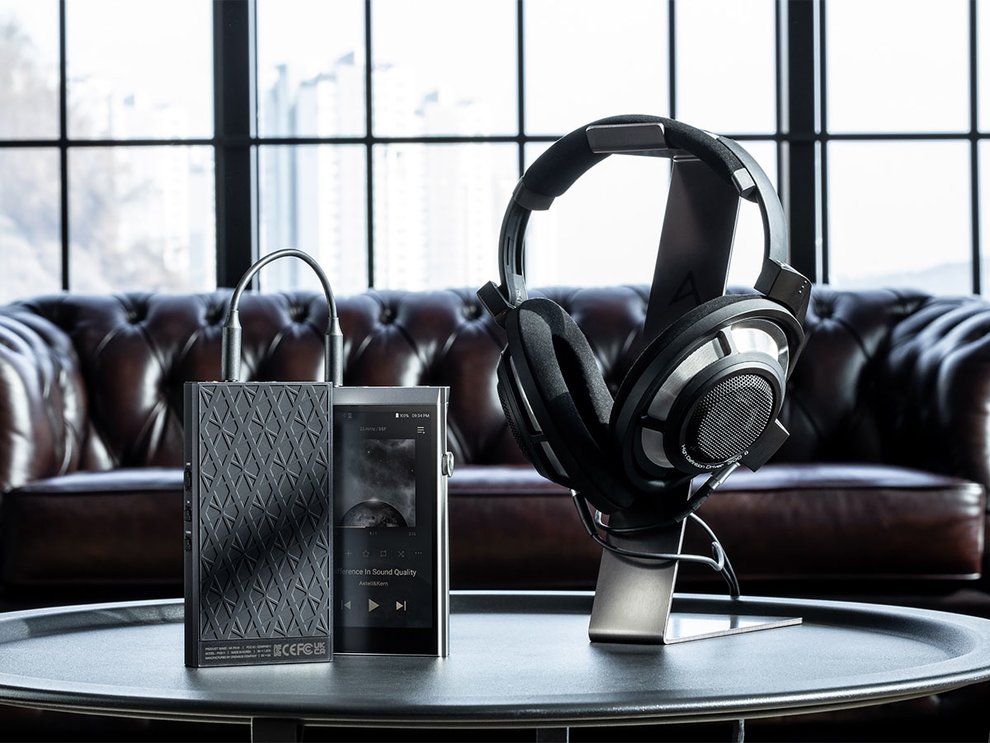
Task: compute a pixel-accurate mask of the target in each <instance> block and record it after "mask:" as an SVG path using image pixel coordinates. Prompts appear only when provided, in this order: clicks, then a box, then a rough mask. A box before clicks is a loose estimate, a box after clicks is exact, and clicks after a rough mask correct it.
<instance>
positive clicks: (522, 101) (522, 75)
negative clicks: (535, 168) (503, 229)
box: [516, 0, 526, 178]
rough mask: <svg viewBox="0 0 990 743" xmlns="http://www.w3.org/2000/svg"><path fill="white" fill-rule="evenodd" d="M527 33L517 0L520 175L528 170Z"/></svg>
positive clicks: (518, 0) (517, 110)
mask: <svg viewBox="0 0 990 743" xmlns="http://www.w3.org/2000/svg"><path fill="white" fill-rule="evenodd" d="M525 43H526V35H525V28H523V0H516V97H517V100H518V103H517V106H518V108H517V109H516V112H517V116H518V129H519V131H518V134H519V148H518V153H517V156H518V158H519V177H520V178H522V175H523V173H525V172H526V66H525V63H526V50H525Z"/></svg>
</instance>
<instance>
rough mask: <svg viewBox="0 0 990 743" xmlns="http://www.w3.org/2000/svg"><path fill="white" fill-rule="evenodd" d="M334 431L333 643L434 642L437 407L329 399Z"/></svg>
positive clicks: (377, 646)
mask: <svg viewBox="0 0 990 743" xmlns="http://www.w3.org/2000/svg"><path fill="white" fill-rule="evenodd" d="M333 437H334V493H333V495H334V524H335V527H336V528H335V530H334V541H335V544H334V573H335V589H336V590H335V592H334V597H335V604H336V606H335V611H334V623H335V638H334V644H335V650H336V651H338V652H345V653H346V652H368V653H375V652H397V653H416V652H423V653H430V652H433V650H432V649H433V648H435V647H436V634H435V630H436V626H437V625H436V614H437V601H436V597H435V595H434V591H435V590H436V581H435V579H434V571H435V569H436V568H435V562H434V557H433V555H434V551H435V550H434V539H435V534H434V531H435V529H434V523H435V521H436V507H437V505H436V500H437V488H438V473H437V469H438V463H437V461H435V460H436V455H435V452H436V451H437V444H436V426H435V424H434V421H433V416H432V414H431V413H429V412H425V411H424V409H423V408H422V407H419V408H416V407H408V408H407V407H388V408H385V407H379V406H370V405H353V406H348V405H335V406H334V434H333Z"/></svg>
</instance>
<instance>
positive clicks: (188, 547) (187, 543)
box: [182, 531, 192, 552]
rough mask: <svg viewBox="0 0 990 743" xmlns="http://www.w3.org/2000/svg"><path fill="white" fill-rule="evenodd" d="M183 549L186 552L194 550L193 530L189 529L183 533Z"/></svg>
mask: <svg viewBox="0 0 990 743" xmlns="http://www.w3.org/2000/svg"><path fill="white" fill-rule="evenodd" d="M182 549H184V550H185V551H186V552H192V532H191V531H187V532H186V533H185V534H183V535H182Z"/></svg>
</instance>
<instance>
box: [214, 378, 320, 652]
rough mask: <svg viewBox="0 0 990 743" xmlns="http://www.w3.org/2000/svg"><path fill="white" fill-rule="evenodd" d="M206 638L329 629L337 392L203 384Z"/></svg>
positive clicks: (299, 387)
mask: <svg viewBox="0 0 990 743" xmlns="http://www.w3.org/2000/svg"><path fill="white" fill-rule="evenodd" d="M198 390H199V396H200V400H199V404H200V421H201V429H200V430H201V434H202V435H201V437H200V440H199V443H198V446H199V463H200V464H199V484H200V504H199V505H200V509H199V513H200V521H199V535H198V536H199V543H200V565H201V574H200V601H201V611H200V639H201V640H248V639H261V638H270V637H313V636H318V635H327V634H328V633H329V631H330V624H329V622H330V553H331V552H330V550H331V544H330V498H329V493H330V482H331V480H330V479H329V478H330V472H331V471H330V430H331V429H330V425H331V418H330V386H329V385H327V384H283V383H269V384H242V383H224V384H209V383H207V384H201V385H199V388H198Z"/></svg>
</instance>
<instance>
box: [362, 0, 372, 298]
mask: <svg viewBox="0 0 990 743" xmlns="http://www.w3.org/2000/svg"><path fill="white" fill-rule="evenodd" d="M371 55H372V49H371V0H364V59H365V63H364V127H365V130H364V141H365V153H364V154H365V166H366V177H365V179H364V182H365V188H366V192H365V204H366V207H365V208H366V211H367V217H366V218H365V219H366V221H367V225H366V228H365V232H366V235H367V244H366V246H365V249H366V251H367V261H368V263H367V265H368V286H369V287H374V285H375V145H374V133H375V129H374V126H375V121H374V100H375V99H374V91H373V89H372V83H373V80H374V75H373V74H372V69H373V68H372V56H371Z"/></svg>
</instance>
